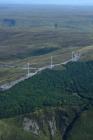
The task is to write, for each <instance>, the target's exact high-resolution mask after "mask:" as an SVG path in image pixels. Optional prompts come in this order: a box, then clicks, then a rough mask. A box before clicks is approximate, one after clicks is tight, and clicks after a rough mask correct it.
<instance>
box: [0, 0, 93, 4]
mask: <svg viewBox="0 0 93 140" xmlns="http://www.w3.org/2000/svg"><path fill="white" fill-rule="evenodd" d="M0 3H5V4H7V3H10V4H13V3H16V4H17V3H19V4H71V5H72V4H73V5H74V4H75V5H77V4H78V5H93V0H0Z"/></svg>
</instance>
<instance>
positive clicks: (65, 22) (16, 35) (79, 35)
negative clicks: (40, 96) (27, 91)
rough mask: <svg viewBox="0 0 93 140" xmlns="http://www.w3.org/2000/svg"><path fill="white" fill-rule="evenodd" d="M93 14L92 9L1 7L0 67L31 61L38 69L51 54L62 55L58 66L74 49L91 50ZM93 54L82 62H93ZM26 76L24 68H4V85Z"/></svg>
mask: <svg viewBox="0 0 93 140" xmlns="http://www.w3.org/2000/svg"><path fill="white" fill-rule="evenodd" d="M72 9H73V10H72ZM92 11H93V10H92V7H87V8H85V7H64V6H63V7H61V6H60V7H57V6H28V5H27V6H25V7H24V6H18V5H15V6H14V5H12V6H9V5H6V6H3V5H1V6H0V66H1V65H2V63H3V64H10V65H17V66H18V67H20V66H23V65H25V64H26V63H27V62H28V61H29V62H30V63H31V64H34V66H36V67H38V66H42V65H45V64H49V63H50V56H51V55H53V56H55V55H60V57H59V56H58V57H56V58H55V59H54V62H55V63H56V62H61V61H64V60H66V59H69V58H70V57H71V52H72V51H73V50H78V49H82V48H85V47H87V48H89V46H92V44H93V30H92V27H93V18H92V17H93V14H92ZM92 48H93V47H92ZM92 52H93V50H92V51H88V50H87V51H86V53H85V55H84V56H83V58H82V59H83V60H87V59H88V60H90V59H91V60H93V57H92V56H93V53H92ZM6 71H7V72H6ZM13 71H14V73H13ZM21 73H22V74H21ZM12 74H13V75H14V76H13V78H11V75H12ZM24 74H25V72H24V71H23V70H22V69H20V68H18V69H11V68H10V69H9V68H8V70H7V69H6V68H2V69H0V75H2V76H0V84H3V83H5V82H6V81H12V79H13V80H15V79H17V77H21V76H22V75H24ZM7 75H8V76H7Z"/></svg>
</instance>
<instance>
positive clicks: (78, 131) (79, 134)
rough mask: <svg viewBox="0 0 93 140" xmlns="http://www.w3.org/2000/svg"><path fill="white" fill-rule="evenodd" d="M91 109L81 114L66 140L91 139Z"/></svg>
mask: <svg viewBox="0 0 93 140" xmlns="http://www.w3.org/2000/svg"><path fill="white" fill-rule="evenodd" d="M92 122H93V108H91V109H89V110H88V111H85V112H83V113H82V115H81V117H80V118H79V119H78V120H77V122H76V123H75V124H74V127H73V129H72V130H71V132H70V135H69V136H68V140H90V139H93V123H92Z"/></svg>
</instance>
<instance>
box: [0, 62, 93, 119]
mask: <svg viewBox="0 0 93 140" xmlns="http://www.w3.org/2000/svg"><path fill="white" fill-rule="evenodd" d="M92 92H93V62H92V61H89V62H77V63H76V62H73V63H69V64H67V65H65V66H64V70H49V69H47V70H45V71H43V72H41V73H39V74H38V75H36V76H34V77H32V78H31V79H28V80H25V81H24V82H21V83H19V84H18V85H16V86H14V87H12V88H11V89H10V90H8V91H4V92H0V117H1V118H2V117H11V116H14V115H20V114H24V113H29V112H32V111H34V110H35V109H39V108H45V107H55V106H62V105H71V106H79V105H80V106H82V105H83V104H84V103H86V99H81V98H80V96H84V97H85V98H87V97H88V98H91V100H92V99H93V95H92Z"/></svg>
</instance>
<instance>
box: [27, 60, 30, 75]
mask: <svg viewBox="0 0 93 140" xmlns="http://www.w3.org/2000/svg"><path fill="white" fill-rule="evenodd" d="M29 65H30V64H29V63H27V72H28V73H27V75H28V77H29V75H30V67H29Z"/></svg>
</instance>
